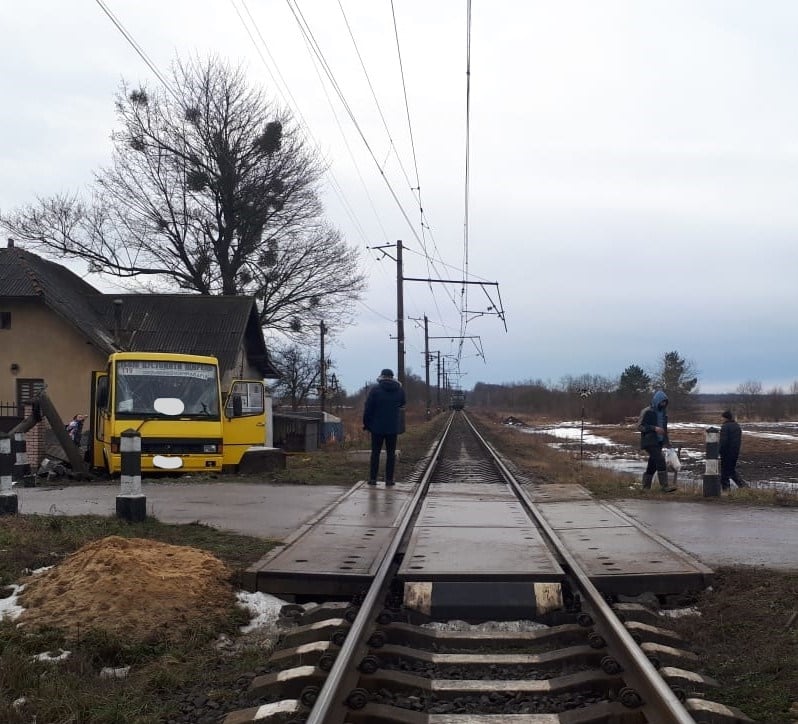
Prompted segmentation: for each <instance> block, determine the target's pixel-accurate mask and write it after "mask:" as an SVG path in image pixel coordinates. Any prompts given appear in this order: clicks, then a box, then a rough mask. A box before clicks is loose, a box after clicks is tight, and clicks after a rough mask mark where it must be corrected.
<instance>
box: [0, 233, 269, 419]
mask: <svg viewBox="0 0 798 724" xmlns="http://www.w3.org/2000/svg"><path fill="white" fill-rule="evenodd" d="M118 351H131V352H181V353H192V354H203V355H212V356H215V357H216V358H218V360H219V366H220V369H221V372H222V375H223V382H224V383H227V382H229V381H230V380H232V379H234V378H238V379H241V378H246V379H265V378H275V377H277V376H278V373H277V371H276V369H275V368H274V367H273V366H272V363H271V361H270V360H269V355H268V353H267V350H266V342H265V340H264V337H263V330H262V329H261V326H260V323H259V321H258V313H257V308H256V306H255V301H254V299H253V298H252V297H243V296H241V297H239V296H217V297H211V296H201V295H197V294H104V293H102V292H100V291H99V290H98V289H96V288H95V287H93V286H92V285H91V284H89V283H87V282H86V281H85V280H83V279H81V278H80V277H79V276H78V275H77V274H75V273H74V272H72V271H71V270H69V269H67V268H66V267H64V266H62V265H60V264H57V263H55V262H52V261H48V260H46V259H43V258H42V257H40V256H38V255H36V254H33V253H31V252H29V251H27V250H25V249H22V248H19V247H15V246H14V245H13V243H12V242H11V241H9V246H8V248H5V249H0V403H12V404H16V405H21V404H23V403H25V402H26V401H28V400H30V399H31V398H32V397H33V396H34V395H35V394H36V392H37V391H38V390H39V389H41V388H42V387H43V386H44V385H46V386H47V392H48V395H49V396H50V398H51V399H52V400H53V402H54V403H55V405H56V407H57V408H58V410H59V411H60V412H61V415H62V416H63V417H65V418H67V419H69V418H71V417H72V415H74V414H77V413H86V412H87V411H88V408H89V388H90V380H91V371H92V370H101V369H104V367H105V365H106V361H107V357H108V355H109V354H110V353H112V352H118Z"/></svg>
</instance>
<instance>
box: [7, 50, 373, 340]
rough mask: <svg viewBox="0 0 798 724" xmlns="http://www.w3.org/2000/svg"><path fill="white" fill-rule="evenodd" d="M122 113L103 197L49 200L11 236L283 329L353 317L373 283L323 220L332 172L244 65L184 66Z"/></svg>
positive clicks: (101, 181) (99, 192)
mask: <svg viewBox="0 0 798 724" xmlns="http://www.w3.org/2000/svg"><path fill="white" fill-rule="evenodd" d="M116 113H117V118H118V121H119V129H118V130H116V131H115V132H114V133H113V134H112V141H113V146H114V155H113V163H112V164H111V165H110V166H109V167H107V168H103V169H101V170H99V171H98V172H96V173H95V179H94V183H93V185H92V188H91V195H90V198H89V199H87V200H83V199H81V198H80V197H79V196H77V195H68V196H56V197H52V198H45V199H42V198H40V199H38V201H37V203H36V204H33V205H29V206H27V207H24V208H21V209H18V210H17V211H15V212H14V213H12V214H10V215H7V216H3V217H2V218H0V223H2V225H3V226H4V227H5V228H6V229H7V230H9V231H10V232H12V233H13V234H15V235H16V236H17V237H19V238H21V239H24V240H26V241H27V242H28V243H29V247H30V248H34V249H37V250H39V251H41V252H42V253H43V254H45V255H49V256H53V257H57V258H63V257H65V256H66V257H72V258H78V259H83V260H85V261H87V262H88V263H89V267H90V269H92V270H93V271H98V272H104V273H107V274H111V275H114V276H116V277H120V278H130V277H136V278H137V280H138V281H139V282H141V281H142V280H144V285H143V286H145V287H146V288H150V289H153V290H158V291H167V290H175V289H180V290H186V291H193V292H198V293H200V294H209V295H210V294H246V295H252V296H254V297H255V298H256V299H257V303H258V310H259V313H260V321H261V323H262V324H263V325H264V326H267V327H268V328H269V330H270V331H278V332H285V333H287V334H289V335H291V334H293V335H301V334H303V332H305V330H308V331H310V330H311V329H313V328H314V325H315V324H316V323H317V322H318V320H320V319H322V318H323V319H324V320H325V322H326V323H327V325H328V326H331V327H335V326H336V325H340V324H342V323H343V322H344V321H345V320H346V318H347V317H348V316H349V314H350V311H351V306H352V304H353V303H354V302H355V301H356V300H357V299H358V298H359V296H360V293H361V292H362V290H363V288H364V277H363V275H362V274H361V273H360V272H359V270H358V256H357V252H356V251H355V250H354V249H352V248H350V247H348V246H347V245H346V244H345V242H344V241H343V240H342V238H341V236H340V234H339V233H338V232H337V231H336V230H335V229H333V228H331V227H330V226H329V225H328V224H326V223H325V222H324V220H323V218H322V206H321V202H320V200H319V184H320V181H321V177H322V174H323V172H324V166H323V164H322V163H321V161H320V159H319V157H318V155H317V154H316V153H315V152H314V151H312V150H311V149H310V148H309V147H308V145H307V142H306V141H305V139H304V137H303V136H302V134H301V133H300V132H299V129H298V128H297V126H296V124H294V123H293V122H292V120H291V117H290V115H289V113H288V112H286V111H284V110H280V109H279V108H277V107H276V106H275V105H274V104H273V103H271V102H270V101H269V100H267V98H266V97H265V96H264V94H263V93H262V92H261V91H259V90H257V89H254V88H251V87H250V86H249V85H248V84H247V82H246V79H245V77H244V73H243V71H242V69H241V68H231V67H229V66H227V65H226V64H224V63H223V62H221V61H220V60H218V59H215V58H212V59H208V60H204V61H202V60H199V59H197V60H194V61H191V62H188V63H183V62H180V61H177V62H175V64H174V65H173V67H172V78H171V82H170V88H169V89H168V90H163V89H161V90H155V91H153V90H147V89H142V88H136V89H133V88H130V87H129V86H128V85H127V84H126V83H124V82H123V84H122V87H121V90H120V92H119V94H118V96H117V99H116Z"/></svg>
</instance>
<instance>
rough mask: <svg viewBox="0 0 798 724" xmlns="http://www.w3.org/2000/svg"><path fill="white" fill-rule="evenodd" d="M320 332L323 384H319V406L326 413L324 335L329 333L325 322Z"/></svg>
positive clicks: (321, 324)
mask: <svg viewBox="0 0 798 724" xmlns="http://www.w3.org/2000/svg"><path fill="white" fill-rule="evenodd" d="M319 331H320V332H321V359H319V373H320V375H321V383H320V384H319V406H320V407H321V411H322V412H324V406H325V404H326V402H327V362H326V360H325V359H324V335H325V334H326V333H327V327H325V326H324V322H319Z"/></svg>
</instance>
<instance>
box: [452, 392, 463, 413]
mask: <svg viewBox="0 0 798 724" xmlns="http://www.w3.org/2000/svg"><path fill="white" fill-rule="evenodd" d="M464 407H465V392H463V391H462V390H452V392H451V394H450V395H449V409H450V410H462V409H463V408H464Z"/></svg>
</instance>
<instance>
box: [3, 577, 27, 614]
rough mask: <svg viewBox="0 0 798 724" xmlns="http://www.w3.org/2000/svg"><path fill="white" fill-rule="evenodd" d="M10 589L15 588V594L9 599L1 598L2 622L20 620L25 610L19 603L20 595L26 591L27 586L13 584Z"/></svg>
mask: <svg viewBox="0 0 798 724" xmlns="http://www.w3.org/2000/svg"><path fill="white" fill-rule="evenodd" d="M9 588H13V589H14V591H13V593H12V594H11V595H10V596H8V597H7V598H0V621H2V620H3V619H4V618H7V619H8V620H9V621H14V620H16V619H18V618H19V617H20V616H21V615H22V612H23V611H24V610H25V609H24V608H22V606H20V605H19V603H17V600H18V596H19V594H20V593H21V592H22V591H23V590H24V589H25V586H17V585H16V584H14V583H12V584H10V585H9Z"/></svg>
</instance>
